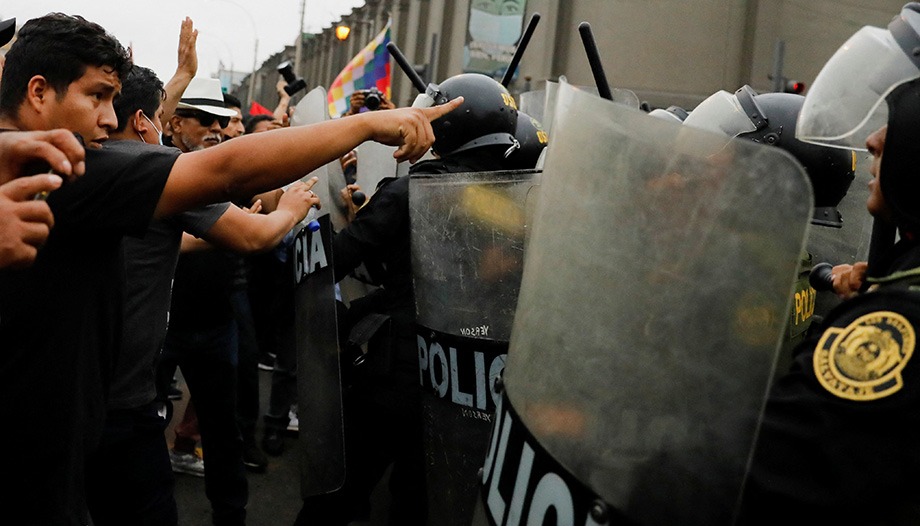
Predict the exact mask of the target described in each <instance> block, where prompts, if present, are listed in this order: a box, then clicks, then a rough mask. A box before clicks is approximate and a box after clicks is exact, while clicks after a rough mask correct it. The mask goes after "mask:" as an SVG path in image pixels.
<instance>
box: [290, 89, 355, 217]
mask: <svg viewBox="0 0 920 526" xmlns="http://www.w3.org/2000/svg"><path fill="white" fill-rule="evenodd" d="M328 119H329V104H328V102H327V100H326V90H325V89H324V88H323V87H322V86H317V87H315V88H313V89H312V90H310V92H308V93H307V94H306V95H304V97H303V99H301V101H300V102H298V103H297V106H295V107H294V115H293V116H292V117H291V126H309V125H310V124H316V123H320V122H323V121H325V120H328ZM314 176H315V177H318V178H319V182H317V183H316V185H315V186H314V187H313V191H314V192H316V195H317V196H319V199H320V202H321V203H322V206H323V213H327V214H329V216H330V220H331V221H332V226H333V227H334V228H335V229H336V230H340V229H342V228H344V227H345V225H346V224H347V221H346V219H345V218H346V213H345V210H346V209H345V204H344V202H343V201H342V198H341V196H340V195H339V191H340V190H341V189H342V188H345V176H344V175H342V166H341V164H339V162H338V161H333V162H331V163H329V164H327V165H326V166H323V167H320V168H318V169H316V170H314V171H313V172H311V173H309V174H307V175H306V176H304V177H303V180H306V179H309V178H310V177H314Z"/></svg>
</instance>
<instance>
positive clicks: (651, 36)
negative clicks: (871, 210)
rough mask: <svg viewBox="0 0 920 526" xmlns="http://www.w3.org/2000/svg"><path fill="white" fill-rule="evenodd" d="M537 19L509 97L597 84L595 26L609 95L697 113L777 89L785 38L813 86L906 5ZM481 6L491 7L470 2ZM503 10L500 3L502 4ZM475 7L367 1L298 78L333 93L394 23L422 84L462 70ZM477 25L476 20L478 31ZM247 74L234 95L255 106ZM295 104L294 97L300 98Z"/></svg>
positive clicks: (397, 73) (789, 54)
mask: <svg viewBox="0 0 920 526" xmlns="http://www.w3.org/2000/svg"><path fill="white" fill-rule="evenodd" d="M516 2H517V3H518V4H521V5H522V6H523V9H524V16H523V24H524V25H526V23H527V21H528V20H529V19H530V15H531V14H532V13H540V15H541V21H540V24H539V26H538V27H537V29H536V32H535V33H534V36H533V39H532V40H531V42H530V45H529V46H528V48H527V51H526V53H525V55H524V57H523V59H522V61H521V63H520V67H519V70H518V72H519V73H518V75H517V76H516V78H515V80H514V82H513V83H512V85H511V86H510V89H511V91H512V92H513V93H520V92H522V91H527V90H529V89H540V88H541V87H542V84H543V83H544V82H545V81H546V80H556V79H558V78H559V76H565V77H566V78H567V79H568V81H569V82H570V83H572V84H576V85H593V84H594V77H593V75H592V72H591V69H590V66H589V64H588V60H587V58H586V54H585V51H584V47H583V45H582V41H581V38H580V36H579V33H578V30H577V27H578V25H579V23H581V22H583V21H586V22H589V23H590V24H591V27H592V31H593V33H594V37H595V40H596V42H597V46H598V50H599V53H600V56H601V59H602V62H603V64H604V69H605V72H606V76H607V79H608V80H609V83H610V85H611V86H612V87H615V88H626V89H630V90H632V91H634V92H635V93H636V94H637V95H638V96H639V99H640V100H643V101H647V102H648V103H649V104H650V105H652V106H659V107H660V106H668V105H671V104H676V105H679V106H682V107H685V108H693V107H694V106H695V105H696V104H697V103H698V102H699V101H701V100H702V99H704V98H705V97H707V96H708V95H710V94H712V93H713V92H715V91H717V90H719V89H724V90H728V91H733V90H735V89H736V88H738V87H739V86H741V85H743V84H750V85H751V86H753V87H754V88H755V89H757V90H761V91H770V90H771V89H772V87H773V82H772V81H771V80H770V74H771V72H773V71H774V64H775V56H776V48H777V42H780V41H782V43H783V47H784V51H785V52H784V54H783V61H782V62H783V68H782V73H783V76H784V77H787V78H790V79H796V80H799V81H802V82H804V83H805V84H806V86H807V85H810V83H811V82H813V81H814V78H815V76H816V75H817V74H818V71H820V69H821V66H822V65H823V64H824V63H825V62H826V61H827V59H828V58H830V57H831V55H833V53H834V51H836V50H837V48H838V47H839V46H840V45H841V44H842V43H843V42H844V41H845V40H846V39H847V38H848V37H849V36H850V35H851V34H853V33H854V32H856V31H857V30H858V29H859V28H860V27H862V26H864V25H875V26H880V27H885V26H886V25H887V24H888V22H889V21H890V19H891V17H892V16H894V15H895V14H897V13H898V11H899V10H900V9H901V7H902V5H903V4H904V0H516ZM472 3H473V4H477V5H481V4H491V3H493V2H491V1H488V0H472ZM494 3H495V4H496V9H501V8H502V7H501V5H500V4H508V2H507V1H505V2H502V1H499V0H495V1H494ZM470 11H471V0H367V2H366V3H365V5H364V6H362V7H359V8H356V9H354V10H353V11H352V13H351V14H349V15H346V16H345V17H343V19H342V23H344V24H347V25H349V26H350V27H351V28H352V31H351V35H350V36H349V37H348V39H347V40H346V41H339V40H338V39H337V38H336V37H335V26H334V25H333V26H330V27H328V28H325V29H324V30H323V31H322V32H320V33H318V34H305V35H303V39H302V48H301V52H300V57H301V58H300V62H299V64H298V66H299V67H298V68H297V70H296V71H298V72H299V74H300V75H301V76H303V77H304V78H305V79H306V82H307V85H308V86H310V87H313V86H318V85H319V86H324V87H327V88H328V86H329V85H330V84H331V83H332V81H333V80H334V79H335V77H336V75H337V74H338V73H339V71H341V69H342V68H343V67H344V66H345V65H346V64H347V63H348V61H349V60H350V59H351V58H352V57H353V56H354V55H355V54H356V53H357V52H358V51H359V50H361V48H363V47H364V46H365V45H366V44H367V43H368V42H369V41H370V40H371V39H373V38H374V36H375V35H376V34H377V33H378V32H379V31H380V30H382V29H383V27H384V26H385V24H386V22H387V20H388V19H390V20H391V21H392V26H391V35H392V40H393V41H394V42H396V43H397V45H398V46H399V47H400V49H401V50H402V51H403V53H404V54H405V55H406V57H407V58H408V59H409V62H410V63H412V64H416V65H419V66H422V67H423V68H420V71H422V72H423V73H424V74H423V77H426V78H425V80H426V81H431V80H434V81H440V80H443V79H446V78H448V77H450V76H452V75H456V74H458V73H461V72H463V71H464V64H465V55H466V54H467V52H466V50H465V46H466V45H467V43H468V39H469V35H468V33H469V21H470ZM474 27H475V24H474ZM296 44H297V43H296V42H295V43H294V44H293V45H291V46H289V47H288V48H286V49H285V50H283V51H281V52H280V53H278V54H276V55H275V56H273V57H271V59H269V60H268V61H266V62H265V63H264V64H263V65H262V67H261V68H260V69H259V70H258V71H257V72H256V74H255V75H254V78H255V86H254V89H253V99H254V100H257V101H259V102H260V103H261V104H263V105H266V106H268V107H274V106H273V105H274V104H275V103H277V100H278V97H277V94H276V93H275V82H276V80H277V78H278V76H277V75H278V74H277V71H276V70H275V68H276V67H277V64H278V63H280V62H282V61H283V60H293V59H294V57H295V56H296V54H297V53H296V52H297V49H296V48H297V45H296ZM392 72H393V99H394V100H395V102H396V103H397V105H400V106H402V105H408V104H411V102H412V100H413V99H414V98H415V95H416V92H415V90H414V88H413V87H412V84H411V83H410V82H409V80H408V77H406V75H404V74H403V73H402V71H401V70H400V69H399V67H398V66H397V65H396V63H395V62H393V63H392ZM251 80H252V79H251V78H249V77H247V78H246V79H245V80H244V81H243V82H242V85H241V86H240V87H239V88H238V89H237V91H236V93H237V94H238V95H240V96H241V99H242V100H247V99H248V92H249V82H250V81H251ZM295 102H296V101H295Z"/></svg>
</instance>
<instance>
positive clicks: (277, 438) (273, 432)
mask: <svg viewBox="0 0 920 526" xmlns="http://www.w3.org/2000/svg"><path fill="white" fill-rule="evenodd" d="M262 450H263V451H265V452H266V453H268V454H269V455H271V456H273V457H277V456H280V455H281V453H283V452H284V437H283V436H281V432H280V431H278V430H277V429H266V430H265V434H264V435H262Z"/></svg>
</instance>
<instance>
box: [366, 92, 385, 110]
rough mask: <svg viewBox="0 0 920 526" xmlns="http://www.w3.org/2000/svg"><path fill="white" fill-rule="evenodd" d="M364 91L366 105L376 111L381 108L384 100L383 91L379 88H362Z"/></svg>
mask: <svg viewBox="0 0 920 526" xmlns="http://www.w3.org/2000/svg"><path fill="white" fill-rule="evenodd" d="M362 93H364V107H365V108H367V109H369V110H371V111H375V110H377V109H378V108H380V102H381V101H382V100H383V93H382V92H381V91H380V90H379V89H377V88H371V89H367V90H362Z"/></svg>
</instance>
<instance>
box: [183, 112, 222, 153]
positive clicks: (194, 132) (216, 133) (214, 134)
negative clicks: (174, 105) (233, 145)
mask: <svg viewBox="0 0 920 526" xmlns="http://www.w3.org/2000/svg"><path fill="white" fill-rule="evenodd" d="M199 115H202V116H203V117H205V119H206V120H207V119H208V117H212V116H211V115H210V114H204V113H203V112H201V113H199ZM222 137H223V136H222V135H221V127H220V124H219V123H218V122H217V120H216V119H215V120H212V122H211V123H210V125H209V126H204V125H203V124H201V121H199V120H198V118H196V117H185V116H180V115H177V116H176V117H175V118H174V119H173V144H174V145H175V146H177V147H178V148H179V149H180V150H182V151H183V152H194V151H198V150H203V149H205V148H210V147H211V146H217V145H218V144H220V141H221V138H222Z"/></svg>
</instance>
